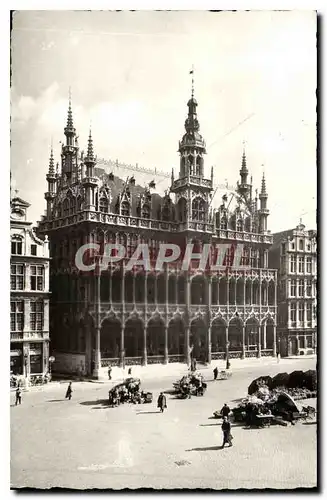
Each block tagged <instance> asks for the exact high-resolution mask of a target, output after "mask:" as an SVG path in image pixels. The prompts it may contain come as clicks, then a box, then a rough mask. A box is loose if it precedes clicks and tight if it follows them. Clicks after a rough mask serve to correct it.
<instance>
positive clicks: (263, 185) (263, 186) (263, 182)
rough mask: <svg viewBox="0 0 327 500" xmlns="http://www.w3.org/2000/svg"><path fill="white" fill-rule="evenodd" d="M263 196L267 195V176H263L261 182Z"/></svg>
mask: <svg viewBox="0 0 327 500" xmlns="http://www.w3.org/2000/svg"><path fill="white" fill-rule="evenodd" d="M261 194H267V190H266V179H265V174H264V173H263V174H262V181H261Z"/></svg>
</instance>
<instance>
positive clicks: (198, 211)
mask: <svg viewBox="0 0 327 500" xmlns="http://www.w3.org/2000/svg"><path fill="white" fill-rule="evenodd" d="M192 219H193V220H195V221H199V222H204V221H205V202H204V200H203V199H202V198H195V199H194V200H193V202H192Z"/></svg>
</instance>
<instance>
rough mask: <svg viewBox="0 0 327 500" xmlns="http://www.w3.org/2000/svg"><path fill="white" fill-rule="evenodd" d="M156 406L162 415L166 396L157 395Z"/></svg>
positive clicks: (165, 406) (165, 405) (162, 394)
mask: <svg viewBox="0 0 327 500" xmlns="http://www.w3.org/2000/svg"><path fill="white" fill-rule="evenodd" d="M157 406H158V408H160V411H161V413H163V412H164V409H165V408H167V401H166V396H165V395H164V393H163V392H161V393H160V394H159V397H158V405H157Z"/></svg>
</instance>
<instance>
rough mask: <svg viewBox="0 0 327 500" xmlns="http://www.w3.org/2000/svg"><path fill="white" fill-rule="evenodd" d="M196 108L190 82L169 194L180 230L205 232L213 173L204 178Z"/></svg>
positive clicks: (200, 137)
mask: <svg viewBox="0 0 327 500" xmlns="http://www.w3.org/2000/svg"><path fill="white" fill-rule="evenodd" d="M197 106H198V103H197V101H196V99H195V97H194V86H193V80H192V93H191V98H190V100H189V101H188V103H187V107H188V115H187V118H186V120H185V134H184V135H183V138H182V140H181V141H180V142H179V147H178V152H179V154H180V168H179V177H178V179H176V180H174V175H172V183H171V188H170V190H171V192H172V193H175V195H176V203H177V218H178V221H179V222H181V223H185V227H183V229H195V230H201V231H206V230H207V227H206V224H207V223H208V222H209V220H208V218H209V214H208V211H209V210H208V209H209V206H210V200H211V195H210V193H211V192H212V190H213V187H212V183H213V172H211V179H205V178H204V155H205V154H206V144H205V141H204V139H203V137H202V135H201V134H200V133H199V130H200V124H199V120H198V116H197V110H196V108H197ZM199 224H200V225H199Z"/></svg>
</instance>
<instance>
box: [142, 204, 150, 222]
mask: <svg viewBox="0 0 327 500" xmlns="http://www.w3.org/2000/svg"><path fill="white" fill-rule="evenodd" d="M142 218H143V219H150V207H149V205H143V207H142Z"/></svg>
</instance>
